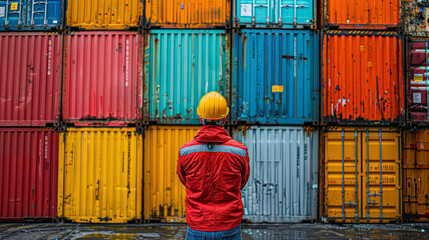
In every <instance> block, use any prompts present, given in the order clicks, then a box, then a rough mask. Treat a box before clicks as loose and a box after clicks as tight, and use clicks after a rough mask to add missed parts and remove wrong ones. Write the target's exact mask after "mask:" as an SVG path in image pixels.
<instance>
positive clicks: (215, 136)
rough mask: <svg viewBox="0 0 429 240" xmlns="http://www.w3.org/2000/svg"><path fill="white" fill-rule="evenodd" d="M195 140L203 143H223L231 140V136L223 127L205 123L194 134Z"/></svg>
mask: <svg viewBox="0 0 429 240" xmlns="http://www.w3.org/2000/svg"><path fill="white" fill-rule="evenodd" d="M194 139H195V141H197V142H203V143H209V142H210V143H224V142H227V141H229V140H231V139H232V138H231V136H229V134H228V133H227V132H226V131H225V129H223V127H219V126H213V125H206V126H204V127H203V128H201V130H200V131H199V132H198V133H197V135H195V137H194Z"/></svg>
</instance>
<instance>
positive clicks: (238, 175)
mask: <svg viewBox="0 0 429 240" xmlns="http://www.w3.org/2000/svg"><path fill="white" fill-rule="evenodd" d="M249 171H250V167H249V155H248V153H247V148H246V146H244V144H242V143H240V142H237V141H235V140H232V138H231V137H230V136H229V135H228V133H227V132H226V131H225V130H224V129H223V128H222V127H218V126H210V125H209V126H204V127H203V128H202V129H201V130H200V132H199V133H198V134H197V135H196V136H195V137H194V140H192V141H190V142H188V143H186V144H185V145H183V146H182V147H181V148H180V151H179V159H178V160H177V174H178V175H179V178H180V181H181V182H182V183H183V185H185V186H186V199H185V204H186V220H187V222H188V225H189V227H190V228H192V229H194V230H199V231H225V230H230V229H233V228H235V227H237V226H238V225H239V224H240V223H241V220H242V218H243V203H242V202H241V189H243V188H244V186H246V183H247V180H248V179H249Z"/></svg>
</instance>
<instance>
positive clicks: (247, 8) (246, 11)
mask: <svg viewBox="0 0 429 240" xmlns="http://www.w3.org/2000/svg"><path fill="white" fill-rule="evenodd" d="M240 15H241V16H242V17H251V16H252V4H241V11H240Z"/></svg>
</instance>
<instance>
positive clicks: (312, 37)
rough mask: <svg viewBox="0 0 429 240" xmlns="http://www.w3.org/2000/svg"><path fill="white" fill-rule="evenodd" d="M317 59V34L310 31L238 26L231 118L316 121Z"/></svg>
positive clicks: (292, 122)
mask: <svg viewBox="0 0 429 240" xmlns="http://www.w3.org/2000/svg"><path fill="white" fill-rule="evenodd" d="M318 58H319V37H318V35H317V34H313V33H312V32H311V31H304V30H298V31H296V30H295V31H292V30H243V31H241V33H239V34H235V35H234V71H233V96H234V97H233V110H232V113H231V114H232V116H233V120H238V121H246V122H247V123H256V122H259V123H262V124H274V123H277V124H304V122H313V121H315V120H316V121H317V118H318V115H319V114H318V109H319V95H318V92H319V78H318V76H319V74H318V72H319V69H318ZM315 66H316V67H315Z"/></svg>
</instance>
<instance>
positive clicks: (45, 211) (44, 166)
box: [0, 128, 58, 221]
mask: <svg viewBox="0 0 429 240" xmlns="http://www.w3.org/2000/svg"><path fill="white" fill-rule="evenodd" d="M24 146H25V147H24ZM23 147H24V148H23ZM57 164H58V134H57V133H55V132H54V131H53V130H40V129H37V128H2V129H0V219H1V220H2V221H18V220H21V221H22V220H28V219H33V220H34V219H55V218H56V210H57V169H58V165H57Z"/></svg>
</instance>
